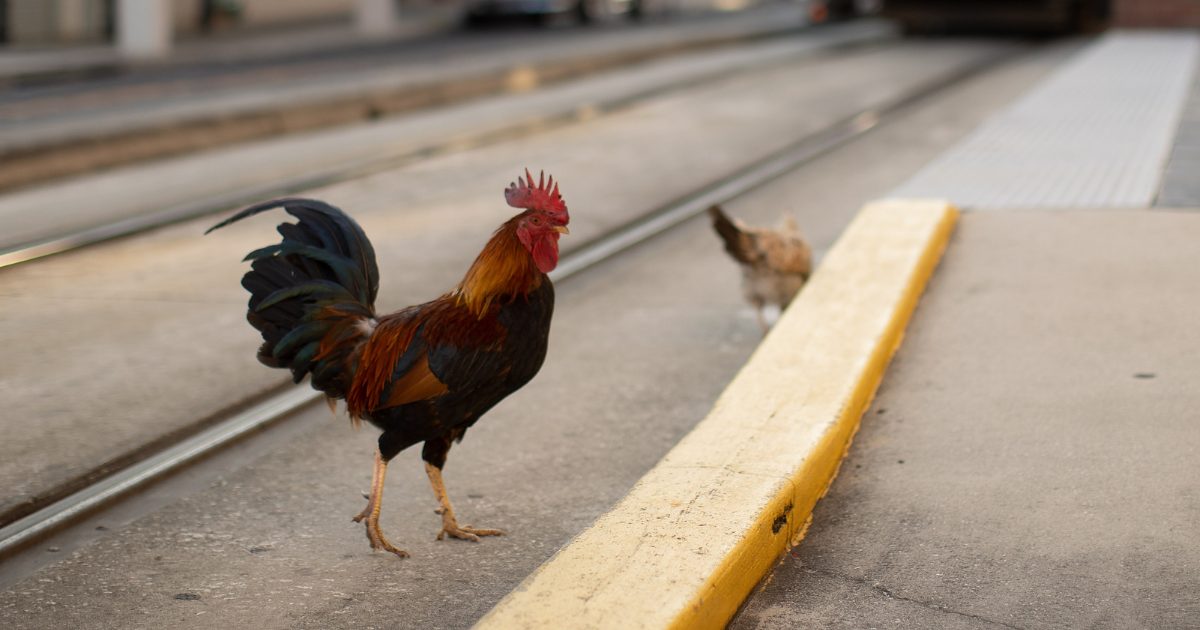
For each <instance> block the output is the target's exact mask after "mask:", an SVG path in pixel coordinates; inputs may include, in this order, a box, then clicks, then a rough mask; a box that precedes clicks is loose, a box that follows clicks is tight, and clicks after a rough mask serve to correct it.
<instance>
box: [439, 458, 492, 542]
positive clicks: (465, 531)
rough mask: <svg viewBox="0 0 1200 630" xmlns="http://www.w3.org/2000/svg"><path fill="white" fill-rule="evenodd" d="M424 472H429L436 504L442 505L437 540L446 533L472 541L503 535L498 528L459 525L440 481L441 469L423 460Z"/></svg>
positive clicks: (443, 484)
mask: <svg viewBox="0 0 1200 630" xmlns="http://www.w3.org/2000/svg"><path fill="white" fill-rule="evenodd" d="M425 472H426V473H428V474H429V483H430V484H432V485H433V494H434V496H436V497H437V500H438V504H439V505H441V506H442V507H441V508H439V509H438V513H439V514H441V515H442V531H440V532H438V535H437V539H438V540H441V539H443V538H445V537H446V534H449V535H451V536H453V537H455V538H461V539H463V540H470V541H474V542H479V537H480V536H503V535H504V532H502V531H500V530H498V529H476V528H474V527H471V526H470V525H461V526H460V525H459V524H458V520H457V519H455V518H454V508H452V507H450V498H449V497H447V496H446V484H445V483H443V482H442V469H441V468H438V467H437V466H434V465H433V464H431V463H429V462H425Z"/></svg>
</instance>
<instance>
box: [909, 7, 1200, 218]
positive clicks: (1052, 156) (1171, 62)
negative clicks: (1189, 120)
mask: <svg viewBox="0 0 1200 630" xmlns="http://www.w3.org/2000/svg"><path fill="white" fill-rule="evenodd" d="M1198 54H1200V34H1197V33H1194V32H1179V31H1167V32H1138V31H1118V32H1114V33H1110V34H1109V35H1107V36H1105V37H1103V38H1102V39H1100V40H1099V41H1097V42H1096V43H1095V44H1093V45H1092V46H1090V47H1088V48H1087V49H1085V50H1084V51H1083V52H1081V53H1080V54H1079V55H1078V56H1076V57H1075V58H1074V59H1072V60H1070V61H1068V62H1067V63H1066V64H1065V65H1064V66H1063V67H1062V68H1061V69H1060V70H1058V71H1057V72H1056V73H1055V74H1054V75H1052V76H1051V77H1050V78H1049V79H1047V80H1046V81H1045V82H1043V83H1042V84H1041V85H1039V86H1038V87H1036V88H1034V89H1033V90H1032V91H1030V92H1029V93H1028V94H1027V95H1025V96H1024V97H1022V98H1021V100H1019V101H1018V102H1017V103H1016V104H1015V105H1013V106H1012V107H1010V108H1009V109H1008V110H1006V111H1004V112H1003V113H1001V114H998V115H996V116H995V117H993V118H992V119H990V120H989V121H988V122H986V123H984V124H983V125H982V126H981V127H980V128H979V129H977V130H976V131H975V132H974V133H972V134H971V135H970V136H968V137H967V138H965V139H964V140H963V141H962V142H960V143H959V144H958V145H957V146H955V147H954V148H952V149H950V150H949V151H947V152H946V153H944V154H942V155H941V156H940V157H938V158H937V159H936V160H934V161H933V162H931V163H930V164H929V165H927V166H926V167H925V168H924V169H922V170H921V171H920V172H918V173H917V174H916V175H915V176H913V178H912V179H910V180H909V181H908V182H906V183H905V184H904V185H902V186H901V187H900V188H898V189H896V190H895V191H893V193H892V195H893V196H896V197H938V198H948V199H950V200H951V201H952V202H953V203H954V204H956V205H958V206H959V207H962V208H974V209H988V208H1067V207H1070V208H1089V207H1126V208H1129V207H1146V206H1149V205H1150V204H1151V203H1153V201H1154V197H1155V194H1156V193H1157V192H1158V186H1159V181H1160V179H1161V178H1162V173H1163V169H1164V168H1165V166H1166V163H1167V157H1168V155H1169V153H1170V151H1171V146H1172V140H1173V137H1174V134H1175V130H1176V128H1177V126H1178V124H1179V119H1180V115H1181V113H1182V111H1183V106H1184V103H1185V101H1186V99H1187V96H1188V92H1189V88H1190V86H1191V83H1192V76H1193V74H1194V72H1195V68H1196V61H1197V55H1198Z"/></svg>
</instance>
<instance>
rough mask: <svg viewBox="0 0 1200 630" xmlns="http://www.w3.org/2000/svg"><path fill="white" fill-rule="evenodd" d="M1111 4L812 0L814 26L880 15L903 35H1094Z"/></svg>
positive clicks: (1090, 0)
mask: <svg viewBox="0 0 1200 630" xmlns="http://www.w3.org/2000/svg"><path fill="white" fill-rule="evenodd" d="M1110 4H1111V3H1110V0H812V2H810V3H809V5H808V15H809V19H810V20H811V21H812V22H813V23H815V24H821V23H824V22H836V21H841V20H847V19H851V18H854V17H857V16H860V15H868V14H881V15H883V16H884V17H888V18H891V19H893V20H895V21H896V22H898V23H899V24H900V26H901V27H902V28H903V29H904V31H905V32H907V33H921V34H938V33H951V32H972V33H989V32H991V33H1026V34H1053V33H1065V32H1073V31H1085V32H1091V31H1097V30H1100V29H1101V28H1102V27H1103V26H1104V25H1105V24H1106V23H1107V21H1108V20H1109V17H1110V15H1111V13H1112V10H1111V6H1110Z"/></svg>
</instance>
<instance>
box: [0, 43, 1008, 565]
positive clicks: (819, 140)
mask: <svg viewBox="0 0 1200 630" xmlns="http://www.w3.org/2000/svg"><path fill="white" fill-rule="evenodd" d="M1028 50H1030V47H1029V46H1027V45H1024V44H1019V43H1017V44H1013V45H1011V46H1009V47H1006V48H1005V49H1003V50H1001V51H1000V52H998V53H996V54H994V55H993V56H990V57H987V58H985V59H983V60H981V61H979V62H976V63H974V64H971V65H968V66H966V67H964V68H961V69H959V70H957V71H955V72H952V73H949V74H947V75H945V76H943V77H940V78H938V79H936V80H933V81H930V82H928V83H925V84H923V85H920V86H918V87H917V88H914V89H913V90H911V91H909V92H908V93H906V94H904V95H902V96H901V97H899V98H896V99H894V100H892V101H890V102H888V103H886V104H883V105H881V106H879V107H874V108H871V109H866V110H863V111H858V112H855V113H853V115H850V116H847V117H845V118H844V119H842V120H841V121H840V122H838V123H836V124H834V125H832V126H830V127H828V128H826V129H824V130H823V131H820V132H818V133H816V134H811V135H809V136H807V137H805V138H802V139H799V140H798V141H796V142H795V143H793V144H792V145H790V146H788V147H786V148H784V149H782V150H780V151H778V152H776V153H774V154H772V155H770V156H767V157H765V158H763V159H761V160H759V161H757V162H755V163H753V164H750V165H747V166H746V167H744V168H742V169H740V170H738V171H737V172H734V173H731V174H729V175H728V176H726V177H724V178H722V179H720V180H718V181H715V182H712V183H710V184H709V185H707V186H704V187H702V188H700V189H698V190H694V191H692V192H691V193H689V194H687V195H684V196H682V197H680V198H677V199H676V200H674V201H672V202H670V203H668V204H666V205H664V206H662V207H659V208H657V209H654V210H652V211H650V212H648V213H647V214H645V215H643V216H642V217H640V218H638V219H636V220H634V221H632V222H630V223H627V224H625V225H623V226H621V227H619V228H617V229H615V230H613V231H611V232H609V233H607V234H605V235H603V236H601V237H599V238H596V239H593V240H592V241H590V242H588V243H586V244H585V245H583V246H582V247H580V248H579V249H577V250H575V251H574V252H572V253H570V254H568V255H565V256H564V257H563V259H562V260H561V261H560V263H559V265H558V268H557V269H555V270H554V271H553V272H552V273H551V274H550V277H551V279H552V280H553V281H554V282H555V283H562V282H564V281H567V280H568V279H569V278H571V277H572V276H574V275H576V274H578V273H580V272H582V271H584V270H586V269H589V268H591V267H593V266H595V265H597V264H599V263H602V262H603V261H605V260H607V259H609V258H612V257H614V256H616V255H618V254H620V253H621V252H624V251H626V250H629V249H630V248H633V247H635V246H637V245H638V244H640V243H642V242H645V241H647V240H649V239H652V238H654V237H655V236H657V235H659V234H662V233H664V232H666V231H668V230H670V229H672V228H673V227H675V226H678V225H680V224H682V223H684V222H686V221H688V220H689V219H692V218H694V217H696V216H697V215H699V214H701V213H703V212H704V211H705V209H706V208H708V207H709V206H710V205H713V204H716V203H723V202H726V201H728V200H730V199H733V198H735V197H738V196H740V195H743V194H745V193H747V192H749V191H751V190H754V189H755V188H758V187H760V186H762V185H764V184H766V183H767V182H769V181H771V180H773V179H775V178H777V177H779V176H781V175H784V174H786V173H789V172H791V171H793V170H795V169H797V168H799V167H801V166H803V165H804V164H805V163H807V162H810V161H812V160H813V159H815V158H817V157H819V156H821V155H823V154H824V153H826V152H828V151H830V150H832V149H835V148H837V147H839V146H842V145H844V144H846V143H848V142H851V141H853V140H854V139H856V138H858V137H860V136H862V135H863V134H865V133H868V132H869V131H870V130H871V129H873V128H875V127H876V126H877V125H879V124H880V123H883V122H886V121H888V120H889V119H893V118H896V117H898V116H900V115H902V114H904V113H905V112H906V111H908V110H910V109H912V108H915V107H917V106H919V105H921V104H922V103H923V102H925V101H927V100H929V99H931V98H933V97H935V96H937V95H938V94H940V93H942V92H944V91H946V90H947V89H949V88H952V87H954V86H956V85H959V84H961V83H963V82H965V81H967V80H969V79H971V78H973V77H975V76H978V75H980V74H982V73H984V72H985V71H987V70H988V69H990V68H992V67H995V66H996V65H998V64H1000V63H1002V62H1005V61H1007V60H1009V59H1012V58H1013V57H1015V56H1017V55H1018V54H1020V53H1022V52H1025V51H1028ZM82 244H83V243H81V244H80V245H76V246H82ZM321 397H322V394H321V393H320V392H317V391H314V390H311V389H309V388H308V387H307V386H304V385H301V386H295V387H289V388H287V389H286V390H284V391H283V392H281V393H277V394H276V395H274V396H272V397H270V398H269V399H267V400H265V401H261V402H260V403H259V404H256V405H254V406H252V407H250V408H248V409H244V410H241V411H240V412H238V413H234V414H231V415H230V416H229V417H228V418H226V419H224V420H223V421H221V422H219V423H216V424H215V425H214V426H211V427H209V428H208V429H206V430H204V431H202V432H200V433H198V434H195V435H192V436H190V437H187V438H186V439H182V440H180V441H178V442H176V443H174V444H172V445H169V446H166V447H164V448H160V450H158V451H157V452H155V453H152V454H146V455H147V456H146V457H145V458H144V459H141V460H140V461H137V462H132V463H130V464H129V465H127V466H125V467H123V468H121V469H120V470H117V471H114V472H112V473H111V474H109V475H108V476H106V477H104V478H103V479H97V480H94V481H93V482H91V483H89V484H88V485H86V487H83V488H82V489H79V490H78V491H75V492H73V493H72V494H70V495H69V496H65V497H62V498H61V499H59V500H57V501H55V502H54V503H52V504H49V505H47V506H45V507H43V508H41V509H39V510H38V511H36V512H34V513H32V514H28V515H27V516H24V517H22V518H20V519H19V520H14V521H12V522H9V523H5V524H4V526H3V527H2V528H0V560H2V559H5V558H8V557H11V556H12V555H13V554H15V553H17V552H19V551H21V550H22V549H25V548H27V547H28V546H30V545H32V544H34V543H36V542H38V541H40V540H43V539H45V538H46V537H48V536H50V535H52V534H53V533H55V532H56V531H58V530H60V529H62V528H64V527H66V526H68V525H70V524H72V523H74V522H76V521H78V520H79V519H81V518H83V517H84V516H87V515H89V514H93V513H95V512H97V511H99V510H102V509H104V508H105V507H106V506H108V505H111V504H113V503H114V502H116V501H118V500H120V499H122V498H125V497H128V496H129V495H130V494H131V493H133V492H135V491H137V490H139V489H142V488H145V487H147V486H149V485H150V484H153V483H154V482H156V481H158V480H161V479H164V478H166V477H168V476H170V475H172V474H174V473H176V472H179V471H180V470H182V469H184V468H186V467H188V466H189V465H191V464H194V463H196V462H198V461H200V460H202V459H204V458H207V457H210V456H212V455H214V454H215V453H217V452H219V451H221V450H222V449H225V448H227V447H229V446H231V445H233V444H235V443H237V442H239V441H240V440H243V439H245V438H246V437H248V436H250V435H252V434H254V433H255V432H257V431H261V430H263V429H265V428H267V427H270V426H271V425H273V424H276V423H279V422H281V421H283V420H285V419H287V418H288V417H290V416H292V415H293V414H294V413H296V412H297V411H299V410H301V409H303V408H304V407H306V406H308V405H311V404H313V403H315V402H317V401H318V400H319V399H320V398H321Z"/></svg>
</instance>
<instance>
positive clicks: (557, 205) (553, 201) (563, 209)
mask: <svg viewBox="0 0 1200 630" xmlns="http://www.w3.org/2000/svg"><path fill="white" fill-rule="evenodd" d="M504 199H505V200H507V201H508V205H510V206H512V207H514V208H527V209H529V210H538V211H541V212H542V213H544V214H545V215H546V216H548V217H549V218H550V221H551V222H552V223H557V224H558V225H566V224H567V221H569V220H570V218H569V217H568V216H567V204H565V203H563V200H562V195H560V194H558V184H556V183H554V177H553V176H551V177H550V181H548V182H547V181H546V173H545V171H543V172H542V173H541V177H540V178H539V180H538V185H537V187H536V188H534V186H533V175H530V174H529V169H525V179H521V178H520V177H518V178H517V183H515V184H510V185H509V187H508V188H506V189H505V190H504Z"/></svg>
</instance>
